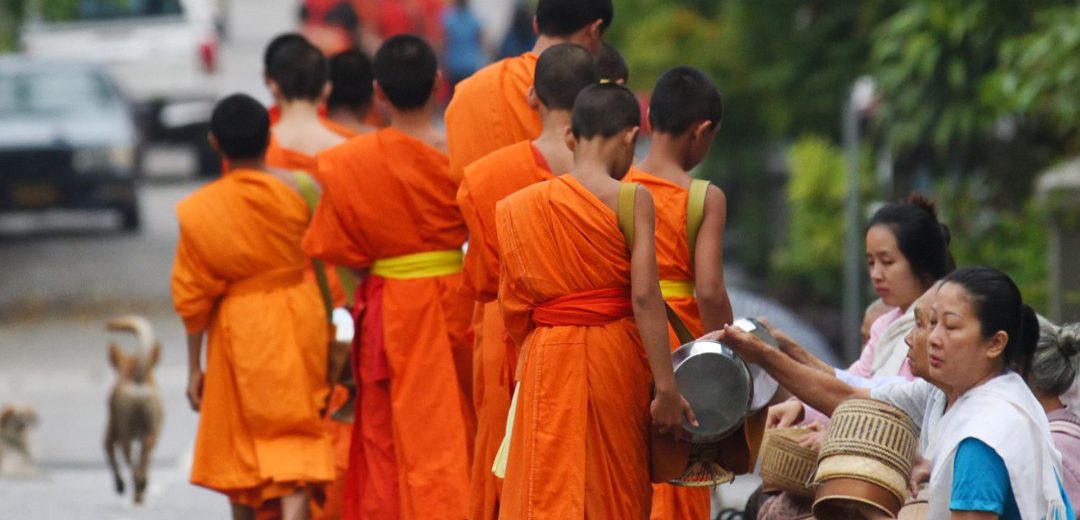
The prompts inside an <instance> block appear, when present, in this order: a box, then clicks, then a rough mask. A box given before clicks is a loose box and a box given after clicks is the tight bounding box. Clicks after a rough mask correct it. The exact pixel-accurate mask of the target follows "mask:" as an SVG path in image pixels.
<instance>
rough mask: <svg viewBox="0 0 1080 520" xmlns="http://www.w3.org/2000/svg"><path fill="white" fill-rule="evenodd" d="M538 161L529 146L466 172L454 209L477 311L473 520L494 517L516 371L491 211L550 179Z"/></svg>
mask: <svg viewBox="0 0 1080 520" xmlns="http://www.w3.org/2000/svg"><path fill="white" fill-rule="evenodd" d="M538 153H539V152H538V151H536V149H535V147H534V146H533V144H532V143H531V142H530V141H521V142H519V143H517V144H512V145H510V146H507V147H506V148H502V149H499V150H497V151H495V152H492V153H491V154H489V155H487V156H485V157H483V158H482V159H480V160H478V161H476V162H474V163H472V164H471V165H469V166H468V167H466V168H465V178H464V179H462V181H461V187H460V188H458V193H457V202H458V206H459V207H460V208H461V213H462V215H463V216H464V217H465V223H466V224H467V225H468V227H469V249H468V251H467V252H466V253H465V267H464V275H465V279H464V290H465V293H466V294H468V295H469V296H470V297H471V298H472V299H473V300H475V301H476V302H477V304H478V305H479V306H480V308H479V309H478V314H479V316H480V319H479V321H478V324H476V323H474V330H475V332H476V335H475V336H476V337H475V343H474V346H473V384H472V392H473V394H472V396H473V407H474V409H475V410H476V422H477V426H476V440H475V443H474V445H473V464H472V472H471V475H472V476H471V480H470V488H471V489H470V492H469V518H470V519H471V520H494V519H496V518H498V516H499V490H500V488H501V487H502V481H501V480H500V479H498V478H496V477H495V475H493V474H492V473H491V464H492V462H493V461H494V460H495V454H496V453H497V452H498V451H499V445H500V444H501V443H502V439H503V435H504V433H505V432H506V416H507V413H508V412H509V410H510V398H511V396H512V395H513V392H514V368H515V366H516V363H517V347H516V346H515V345H514V342H513V341H511V340H510V337H509V336H508V335H507V333H506V327H505V326H504V325H503V321H502V313H501V312H499V307H498V302H497V301H496V298H497V297H498V292H499V244H498V236H497V234H496V232H495V205H496V203H497V202H499V201H500V200H502V199H504V198H505V197H506V196H507V195H510V194H512V193H514V192H516V191H518V190H520V189H522V188H525V187H527V186H530V185H532V184H535V183H537V182H541V181H544V180H547V179H552V178H554V175H552V173H551V172H550V171H548V169H547V164H546V161H545V164H543V165H541V164H538V161H539V160H540V159H538V155H537V154H538ZM540 157H542V156H540Z"/></svg>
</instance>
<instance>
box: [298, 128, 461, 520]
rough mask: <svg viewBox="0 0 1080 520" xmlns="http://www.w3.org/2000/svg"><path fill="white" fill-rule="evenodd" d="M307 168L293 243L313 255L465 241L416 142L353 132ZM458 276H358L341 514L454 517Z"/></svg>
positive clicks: (368, 256)
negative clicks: (313, 170)
mask: <svg viewBox="0 0 1080 520" xmlns="http://www.w3.org/2000/svg"><path fill="white" fill-rule="evenodd" d="M319 171H320V172H321V177H322V178H323V181H324V185H323V186H324V193H323V197H322V199H321V201H320V203H319V207H318V209H317V210H316V213H315V217H314V219H313V221H312V224H311V226H310V228H309V229H308V232H307V235H306V236H305V238H304V243H303V244H304V250H305V251H306V252H307V253H308V254H309V255H311V256H313V257H316V258H320V259H323V260H325V261H327V262H331V263H334V264H337V265H344V266H348V267H351V268H356V269H363V268H367V267H372V266H377V265H378V263H379V261H380V260H385V259H391V258H397V257H402V256H405V255H412V254H416V253H426V252H433V251H449V250H458V251H460V249H461V246H462V244H463V243H464V242H465V233H466V232H465V224H464V222H463V220H462V218H461V214H460V212H459V211H458V209H457V206H456V204H454V195H455V193H456V190H457V183H455V182H454V181H453V180H451V179H450V177H449V175H448V164H447V158H446V156H445V155H444V154H442V153H441V152H439V151H438V150H435V149H434V148H431V147H430V146H428V145H427V144H425V143H424V142H422V141H419V140H417V139H415V138H413V137H410V136H408V135H406V134H404V133H402V132H400V131H398V130H397V129H394V128H387V129H384V130H379V131H377V132H373V133H369V134H364V135H361V136H358V137H356V138H353V139H351V140H349V141H348V142H347V143H345V144H343V145H340V146H337V147H335V148H332V149H330V150H328V151H326V152H324V153H322V154H320V155H319ZM460 285H461V274H460V272H456V273H453V274H446V275H440V276H425V277H417V278H412V279H392V278H387V277H383V276H378V275H376V274H369V275H368V276H366V277H365V279H364V281H363V282H362V283H361V287H360V289H359V292H358V297H357V301H358V302H362V304H363V305H362V306H361V305H358V306H357V309H355V311H354V312H355V314H357V315H358V323H357V331H358V334H357V337H356V338H355V339H354V342H353V363H354V364H353V370H354V374H356V378H357V412H356V417H357V422H356V424H355V425H354V428H353V439H352V447H351V455H350V465H349V472H348V476H347V486H346V491H345V499H344V505H343V518H349V519H354V518H365V519H366V518H377V519H397V518H402V519H416V518H423V519H425V520H426V519H453V520H458V519H461V518H465V516H466V509H467V507H466V504H467V497H468V471H469V461H468V459H469V457H468V450H469V443H468V441H467V433H466V431H467V429H466V419H465V410H466V407H467V403H466V397H465V393H464V391H463V388H462V383H461V380H460V379H459V371H458V367H457V362H458V360H459V359H466V360H468V359H469V355H470V354H471V348H470V346H469V344H468V341H467V339H466V331H467V329H468V327H469V320H470V316H471V312H472V302H471V301H470V300H469V299H468V298H466V297H465V296H464V295H461V294H460V292H459V287H460ZM462 353H464V357H462V355H461V354H462ZM463 370H464V371H465V373H466V374H467V372H468V370H469V367H468V366H465V367H464V368H463ZM468 409H470V410H471V407H468Z"/></svg>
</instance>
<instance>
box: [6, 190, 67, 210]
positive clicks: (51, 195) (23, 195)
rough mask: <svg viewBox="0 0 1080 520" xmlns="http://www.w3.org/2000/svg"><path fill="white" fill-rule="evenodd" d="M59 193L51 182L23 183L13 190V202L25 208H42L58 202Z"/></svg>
mask: <svg viewBox="0 0 1080 520" xmlns="http://www.w3.org/2000/svg"><path fill="white" fill-rule="evenodd" d="M58 198H59V193H58V191H57V189H56V186H53V185H51V184H21V185H16V186H15V187H13V188H12V190H11V202H13V203H14V204H15V206H19V207H24V208H40V207H43V206H49V205H51V204H53V203H55V202H56V200H57V199H58Z"/></svg>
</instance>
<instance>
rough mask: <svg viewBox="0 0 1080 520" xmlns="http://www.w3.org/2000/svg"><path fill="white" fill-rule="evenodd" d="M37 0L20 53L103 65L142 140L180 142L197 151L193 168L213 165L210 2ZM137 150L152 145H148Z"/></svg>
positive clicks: (214, 48)
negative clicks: (129, 106)
mask: <svg viewBox="0 0 1080 520" xmlns="http://www.w3.org/2000/svg"><path fill="white" fill-rule="evenodd" d="M43 4H44V5H43ZM31 5H34V4H31ZM37 5H38V6H40V7H39V9H38V11H37V12H32V13H31V16H30V18H29V20H28V22H27V23H26V24H25V25H24V27H23V29H22V32H21V34H20V46H21V49H22V51H23V53H24V54H25V55H27V56H29V57H31V58H45V59H61V60H65V61H89V62H97V63H101V64H103V65H104V66H105V67H106V69H107V70H108V71H109V74H110V76H111V77H112V78H113V79H114V80H115V81H116V82H117V84H118V85H119V87H120V89H121V91H122V92H123V93H124V95H125V97H127V98H128V99H130V100H132V102H133V103H134V104H135V109H136V110H135V111H136V116H137V119H138V121H139V129H140V133H141V136H142V139H143V140H144V144H145V143H159V144H160V143H172V144H173V147H174V148H175V147H176V146H181V145H186V146H188V147H190V148H191V151H193V152H194V151H196V150H198V151H200V152H201V157H198V159H201V161H200V162H201V163H204V164H200V165H192V167H196V166H198V167H200V169H205V167H207V166H211V167H212V166H213V165H215V164H216V163H217V158H216V157H215V156H214V154H213V153H211V152H209V150H207V149H206V147H205V146H204V142H205V136H206V130H207V123H208V121H209V118H210V112H211V111H212V109H213V102H214V98H215V96H216V94H217V83H216V74H215V73H216V69H217V61H218V31H217V26H216V23H217V21H218V19H219V18H218V14H217V9H218V4H217V3H216V2H215V1H213V0H125V1H119V2H118V1H116V0H75V1H73V2H67V3H64V4H63V6H69V7H67V8H64V7H63V6H62V5H61V3H54V4H51V3H49V2H44V3H38V4H37ZM159 148H160V147H159ZM144 149H149V150H151V151H152V150H153V149H154V146H153V145H151V146H149V147H146V146H144ZM192 158H193V159H195V158H196V156H194V155H193V156H192ZM143 159H146V158H145V157H144V158H143ZM205 163H208V164H205Z"/></svg>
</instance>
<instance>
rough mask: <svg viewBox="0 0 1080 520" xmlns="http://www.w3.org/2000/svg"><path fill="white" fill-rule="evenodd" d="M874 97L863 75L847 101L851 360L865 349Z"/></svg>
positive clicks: (847, 347)
mask: <svg viewBox="0 0 1080 520" xmlns="http://www.w3.org/2000/svg"><path fill="white" fill-rule="evenodd" d="M873 99H874V82H873V80H872V79H870V78H869V77H866V76H863V77H861V78H859V79H858V80H856V81H855V83H854V84H853V85H852V88H851V92H850V93H849V95H848V96H847V99H846V101H845V102H844V110H843V112H844V114H843V129H844V155H845V159H846V162H847V188H848V190H847V199H846V200H845V202H844V222H845V226H844V307H843V313H844V315H843V322H842V325H843V331H842V336H841V337H842V338H843V352H842V353H843V358H844V360H845V361H848V362H851V361H854V360H855V359H858V357H859V354H860V352H861V351H862V334H861V333H860V329H861V325H862V314H863V305H862V294H863V275H862V272H863V269H864V267H863V265H864V263H865V262H864V261H863V257H864V255H863V247H862V243H863V240H862V228H863V225H862V218H861V215H860V214H859V207H860V206H861V204H860V202H859V119H860V114H861V112H863V111H864V110H866V109H868V108H870V106H871V105H872V104H873Z"/></svg>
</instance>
